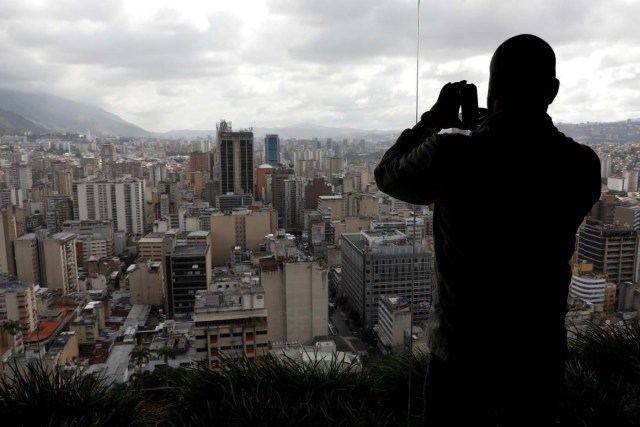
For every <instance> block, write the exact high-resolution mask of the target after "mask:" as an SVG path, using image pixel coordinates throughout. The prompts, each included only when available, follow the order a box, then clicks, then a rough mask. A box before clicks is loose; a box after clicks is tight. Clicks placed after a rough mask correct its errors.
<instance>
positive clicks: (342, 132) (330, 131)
mask: <svg viewBox="0 0 640 427" xmlns="http://www.w3.org/2000/svg"><path fill="white" fill-rule="evenodd" d="M241 129H243V128H236V127H233V130H241ZM252 129H253V136H254V137H255V138H264V136H265V135H267V134H277V135H278V136H280V139H289V138H302V139H311V138H318V139H322V140H324V139H326V138H333V139H336V140H339V139H342V138H349V139H352V138H356V139H357V138H364V139H366V138H368V137H372V136H376V137H378V138H380V137H385V136H389V137H390V138H397V137H398V135H399V134H400V131H399V130H398V131H393V130H389V131H381V130H365V129H355V128H333V127H328V126H320V125H313V124H298V125H293V126H283V127H273V128H265V127H253V128H252ZM156 135H158V136H164V137H166V138H207V137H209V136H211V137H215V135H216V130H215V129H211V130H195V129H182V130H172V131H169V132H165V133H162V134H156Z"/></svg>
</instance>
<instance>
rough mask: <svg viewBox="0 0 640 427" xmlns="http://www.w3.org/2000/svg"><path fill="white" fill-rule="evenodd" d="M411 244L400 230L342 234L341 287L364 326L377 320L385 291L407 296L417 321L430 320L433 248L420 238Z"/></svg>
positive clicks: (372, 324)
mask: <svg viewBox="0 0 640 427" xmlns="http://www.w3.org/2000/svg"><path fill="white" fill-rule="evenodd" d="M412 246H413V245H412V243H411V240H410V239H408V238H407V236H406V235H404V234H403V233H401V232H399V231H397V230H393V231H373V230H369V231H361V232H360V233H359V234H355V233H353V234H350V233H346V234H343V235H342V247H341V250H342V289H343V291H344V296H345V297H346V298H347V303H348V305H349V307H350V308H351V309H352V310H354V311H355V312H356V313H357V314H358V316H359V318H360V321H361V322H362V324H363V325H364V326H365V327H367V328H373V326H374V325H375V324H377V323H378V321H379V319H378V300H379V298H380V296H381V295H384V294H394V295H397V296H399V297H401V298H404V299H406V300H407V301H408V302H409V305H410V306H411V307H412V309H413V322H414V324H419V323H422V322H425V321H426V320H427V318H428V309H429V306H430V304H431V252H427V251H425V250H424V248H423V247H422V245H421V244H420V243H419V242H417V243H416V244H415V247H412ZM414 250H415V258H414V257H413V256H412V255H413V251H414ZM412 288H413V290H412Z"/></svg>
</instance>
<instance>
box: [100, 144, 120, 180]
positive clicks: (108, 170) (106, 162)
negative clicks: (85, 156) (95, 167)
mask: <svg viewBox="0 0 640 427" xmlns="http://www.w3.org/2000/svg"><path fill="white" fill-rule="evenodd" d="M117 157H118V156H117V153H116V146H115V145H114V144H113V142H105V143H104V144H102V145H100V160H101V161H102V172H103V173H104V175H105V176H106V177H109V178H113V176H112V169H113V168H112V164H113V163H115V161H116V159H117Z"/></svg>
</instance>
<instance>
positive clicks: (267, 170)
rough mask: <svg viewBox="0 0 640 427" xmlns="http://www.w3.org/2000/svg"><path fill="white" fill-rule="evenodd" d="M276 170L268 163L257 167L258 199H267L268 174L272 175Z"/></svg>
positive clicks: (256, 197)
mask: <svg viewBox="0 0 640 427" xmlns="http://www.w3.org/2000/svg"><path fill="white" fill-rule="evenodd" d="M274 171H275V168H274V167H273V166H271V165H269V164H267V163H265V164H263V165H260V166H258V168H257V169H256V194H255V199H256V200H267V194H266V191H265V189H266V186H267V175H271V174H272V173H273V172H274Z"/></svg>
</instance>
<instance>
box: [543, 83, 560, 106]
mask: <svg viewBox="0 0 640 427" xmlns="http://www.w3.org/2000/svg"><path fill="white" fill-rule="evenodd" d="M559 89H560V80H558V79H557V78H554V79H553V80H552V81H551V82H550V83H549V87H548V91H547V94H546V98H547V99H546V101H547V104H549V105H550V104H551V103H553V100H554V99H556V95H558V90H559Z"/></svg>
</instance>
